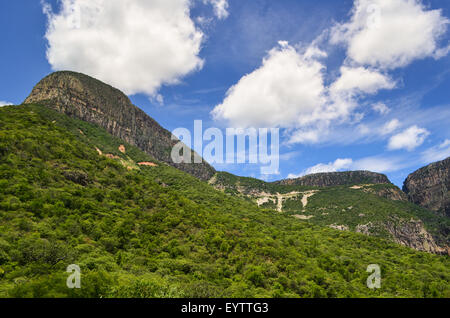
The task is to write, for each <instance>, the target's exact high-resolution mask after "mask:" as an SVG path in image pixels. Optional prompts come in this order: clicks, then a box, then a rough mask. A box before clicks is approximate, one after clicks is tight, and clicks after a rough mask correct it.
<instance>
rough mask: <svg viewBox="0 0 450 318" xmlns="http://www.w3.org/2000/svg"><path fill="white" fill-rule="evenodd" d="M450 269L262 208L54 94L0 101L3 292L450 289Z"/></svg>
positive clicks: (229, 293) (442, 260)
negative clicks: (74, 274) (44, 100)
mask: <svg viewBox="0 0 450 318" xmlns="http://www.w3.org/2000/svg"><path fill="white" fill-rule="evenodd" d="M139 163H141V165H140V164H139ZM142 163H147V165H142ZM69 264H78V265H79V266H80V267H81V271H82V276H81V277H82V282H81V283H82V288H81V289H68V288H67V287H66V280H67V277H68V274H67V273H66V267H67V265H69ZM369 264H379V265H380V267H381V273H382V285H381V289H375V290H371V289H369V288H367V286H366V280H367V277H368V275H370V273H367V272H366V269H367V266H368V265H369ZM449 281H450V260H449V258H448V257H447V256H437V255H432V254H428V253H422V252H417V251H414V250H412V249H409V248H405V247H401V246H399V245H397V244H393V243H390V242H388V241H387V240H384V239H381V238H377V237H369V236H365V235H361V234H358V233H351V232H345V231H338V230H335V229H331V228H327V227H319V226H316V225H314V224H309V223H305V222H301V221H299V220H295V219H293V218H292V217H291V216H289V215H285V214H280V213H277V212H274V211H272V210H268V209H262V208H258V207H257V206H256V204H254V203H252V202H250V200H248V199H242V198H239V197H236V196H230V195H226V194H224V193H223V192H221V191H217V190H215V189H214V188H213V187H211V186H210V185H208V184H207V183H205V182H202V181H200V180H198V179H197V178H195V177H193V176H191V175H189V174H186V173H184V172H182V171H180V170H178V169H174V168H173V167H170V166H167V165H165V164H161V162H159V161H157V160H155V159H154V158H152V157H150V156H149V155H147V154H145V153H144V152H142V151H140V150H139V149H138V148H136V147H134V146H132V145H130V144H128V143H126V142H125V141H123V140H120V139H118V138H115V137H113V136H111V135H110V134H108V133H107V132H106V131H105V130H103V129H101V128H99V127H98V126H96V125H92V124H89V123H86V122H83V121H79V120H75V119H73V118H69V117H67V116H65V115H63V114H60V113H57V112H55V111H52V110H51V109H49V108H46V107H41V106H31V105H29V106H11V107H3V108H0V297H450V286H449V284H448V282H449Z"/></svg>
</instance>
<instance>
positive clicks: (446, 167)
mask: <svg viewBox="0 0 450 318" xmlns="http://www.w3.org/2000/svg"><path fill="white" fill-rule="evenodd" d="M449 188H450V158H447V159H445V160H443V161H439V162H435V163H432V164H430V165H428V166H426V167H424V168H421V169H419V170H417V171H416V172H414V173H412V174H410V175H409V176H408V178H407V179H406V180H405V183H404V185H403V191H405V192H406V193H407V194H408V197H409V200H410V201H411V202H413V203H415V204H418V205H421V206H423V207H425V208H427V209H429V210H431V211H434V212H436V213H437V214H439V215H446V216H448V217H450V194H449Z"/></svg>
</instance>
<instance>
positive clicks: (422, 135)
mask: <svg viewBox="0 0 450 318" xmlns="http://www.w3.org/2000/svg"><path fill="white" fill-rule="evenodd" d="M429 134H430V133H429V132H428V131H427V130H426V129H424V128H419V127H417V126H412V127H409V128H408V129H406V130H404V131H402V132H401V133H399V134H397V135H394V136H392V137H391V138H390V139H389V144H388V149H389V150H398V149H406V150H408V151H412V150H414V149H416V148H417V147H419V146H420V145H422V144H423V142H424V141H425V139H426V138H427V137H428V135H429Z"/></svg>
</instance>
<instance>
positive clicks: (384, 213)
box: [210, 171, 450, 254]
mask: <svg viewBox="0 0 450 318" xmlns="http://www.w3.org/2000/svg"><path fill="white" fill-rule="evenodd" d="M210 183H211V184H212V185H214V186H215V187H216V188H217V189H220V190H222V191H224V192H225V193H228V194H230V195H234V196H241V197H243V198H246V199H247V200H251V201H253V202H255V203H256V204H257V205H259V206H261V207H264V208H268V209H273V210H276V211H278V212H281V213H283V214H286V215H290V216H292V217H295V218H296V219H298V220H299V222H308V223H310V224H318V225H322V226H329V227H333V228H337V229H340V230H349V231H355V232H360V233H364V234H366V235H372V236H379V237H384V238H388V239H391V240H392V241H395V242H397V243H399V244H403V245H406V246H409V247H412V248H415V249H418V250H421V251H427V252H432V253H438V254H448V253H449V252H450V237H449V234H450V220H448V219H446V218H443V217H439V216H437V215H435V214H433V213H432V212H431V211H428V210H426V209H423V208H420V207H419V206H416V205H414V204H412V203H409V202H408V200H407V197H406V195H405V193H403V192H402V191H401V190H400V189H399V188H398V187H396V186H394V185H393V184H392V183H390V181H389V180H388V178H387V177H386V176H384V175H381V174H376V173H371V172H366V171H356V172H352V171H351V172H338V173H330V174H326V173H321V174H318V175H310V176H305V177H303V178H301V179H299V180H286V182H285V181H279V182H272V183H267V182H264V181H261V180H258V179H253V178H244V177H237V176H234V175H232V174H229V173H225V172H218V173H217V174H216V175H215V176H214V178H213V179H212V180H211V181H210ZM358 183H359V184H358ZM318 185H322V186H318Z"/></svg>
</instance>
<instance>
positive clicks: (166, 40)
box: [44, 0, 204, 97]
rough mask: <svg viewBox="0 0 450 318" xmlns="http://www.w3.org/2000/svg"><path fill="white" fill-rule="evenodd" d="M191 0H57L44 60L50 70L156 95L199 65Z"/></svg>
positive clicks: (200, 35)
mask: <svg viewBox="0 0 450 318" xmlns="http://www.w3.org/2000/svg"><path fill="white" fill-rule="evenodd" d="M189 6H190V1H189V0H170V1H167V0H152V1H148V0H61V9H60V11H59V12H57V13H55V12H53V11H52V9H51V7H50V5H49V4H47V3H44V12H45V13H46V14H47V17H48V27H47V32H46V35H45V37H46V39H47V40H48V50H47V59H48V62H49V63H50V65H51V66H52V68H53V69H54V70H66V69H68V70H74V71H78V72H82V73H86V74H88V75H91V76H94V77H96V78H98V79H100V80H102V81H105V82H107V83H109V84H111V85H113V86H115V87H117V88H119V89H121V90H123V91H124V92H125V93H126V94H136V93H145V94H147V95H149V96H153V97H155V96H157V91H158V89H159V88H160V87H161V85H164V84H169V85H170V84H176V83H178V82H179V81H180V80H181V79H182V78H183V77H184V76H186V75H187V74H189V73H191V72H194V71H197V70H199V69H201V68H202V66H203V60H202V59H201V58H200V57H199V52H200V50H201V44H202V41H203V38H204V35H203V33H202V32H201V31H200V30H198V29H197V28H196V26H195V24H194V22H193V21H192V20H191V18H190V16H189V13H190V7H189Z"/></svg>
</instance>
